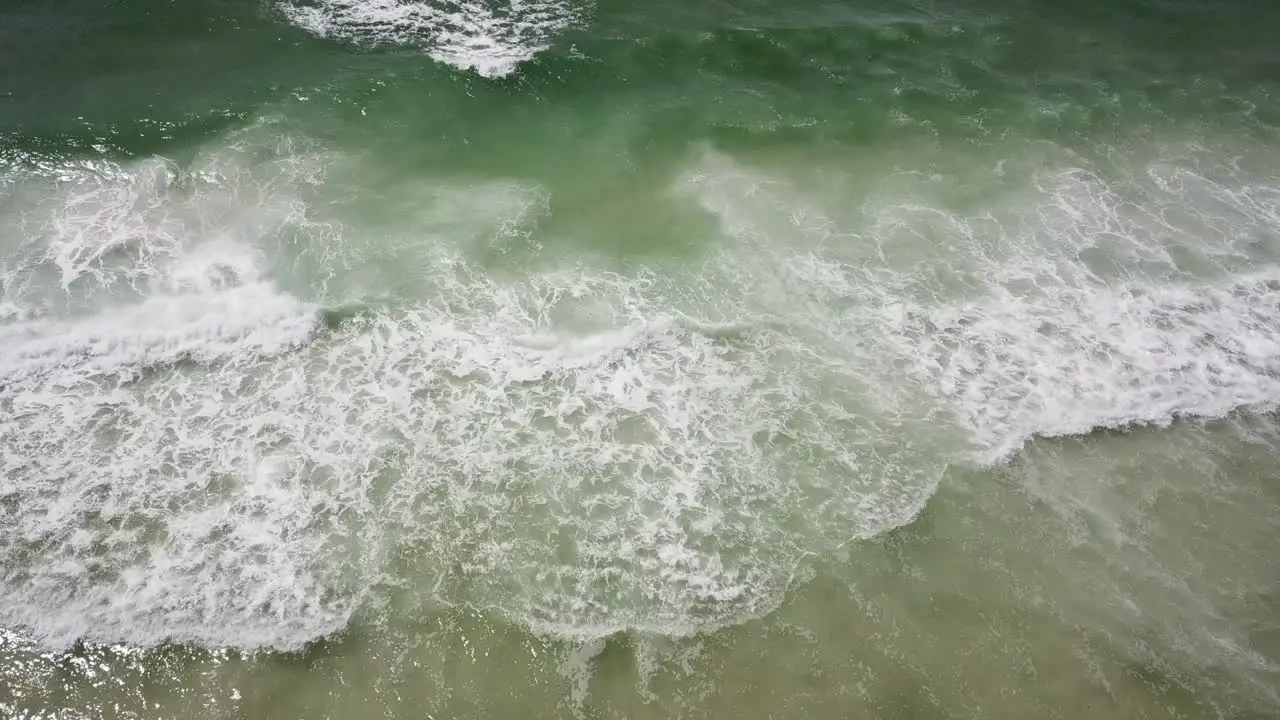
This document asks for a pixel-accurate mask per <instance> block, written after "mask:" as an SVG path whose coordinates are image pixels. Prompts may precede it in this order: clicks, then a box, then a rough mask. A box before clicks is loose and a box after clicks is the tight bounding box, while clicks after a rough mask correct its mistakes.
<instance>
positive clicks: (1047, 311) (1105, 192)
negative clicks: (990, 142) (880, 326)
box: [874, 163, 1280, 461]
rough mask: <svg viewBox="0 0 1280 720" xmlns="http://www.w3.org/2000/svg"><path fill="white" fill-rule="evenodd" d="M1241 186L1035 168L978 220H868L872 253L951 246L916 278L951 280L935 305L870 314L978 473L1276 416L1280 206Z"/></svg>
mask: <svg viewBox="0 0 1280 720" xmlns="http://www.w3.org/2000/svg"><path fill="white" fill-rule="evenodd" d="M1250 180H1251V181H1249V182H1241V179H1239V178H1232V177H1230V176H1228V177H1226V178H1221V179H1214V180H1210V179H1209V178H1206V177H1204V176H1203V175H1201V174H1199V173H1197V172H1195V171H1193V170H1192V169H1189V168H1186V167H1179V166H1178V165H1176V164H1174V163H1165V164H1161V165H1157V166H1155V167H1153V168H1152V170H1151V171H1150V172H1149V173H1147V174H1146V176H1145V177H1144V178H1141V179H1139V181H1137V182H1136V183H1135V185H1136V188H1135V190H1136V192H1134V191H1131V192H1130V193H1129V194H1124V193H1122V192H1121V191H1119V190H1117V189H1116V188H1114V187H1112V186H1111V185H1110V184H1108V183H1106V182H1104V181H1103V180H1102V179H1101V178H1100V177H1099V176H1097V175H1096V174H1094V173H1091V172H1086V171H1084V170H1081V169H1079V168H1067V169H1052V168H1051V169H1048V170H1045V171H1040V172H1037V173H1036V175H1035V178H1034V187H1033V190H1034V194H1033V195H1032V196H1031V197H1029V198H1020V201H1019V205H1018V206H1017V207H1016V208H1013V209H1007V208H1006V209H1005V210H1004V211H1003V212H1000V211H997V212H996V213H989V214H986V215H984V216H982V217H977V218H967V217H964V216H961V215H958V214H954V213H948V212H945V211H940V210H938V209H936V208H921V207H920V206H917V205H901V204H894V205H882V206H877V208H876V210H875V211H874V215H875V216H876V218H877V219H878V221H879V222H878V223H877V224H876V225H875V227H876V228H877V230H879V231H880V232H881V233H882V234H883V236H882V241H886V242H889V243H892V242H894V241H895V240H896V239H897V238H899V237H900V236H901V235H902V234H903V233H904V232H905V233H907V234H908V235H909V237H910V238H912V239H917V238H921V237H925V238H929V239H934V240H935V241H936V240H937V239H939V238H950V239H951V242H952V244H951V245H950V248H952V249H951V250H950V251H949V252H948V253H947V254H946V255H941V256H934V257H929V256H928V254H929V253H928V252H926V253H924V254H925V255H926V257H925V258H924V260H923V262H922V263H921V265H920V267H922V268H924V269H923V270H918V271H917V272H918V273H919V275H918V277H920V278H929V277H932V276H933V275H934V273H936V272H937V271H938V266H940V265H941V264H942V263H946V264H947V265H948V266H949V267H950V269H951V271H952V277H953V278H956V279H957V282H955V289H954V290H953V291H952V297H951V298H947V297H945V296H943V297H940V298H939V297H937V293H931V292H929V291H927V290H926V288H925V286H924V284H923V283H920V284H916V283H915V282H914V281H913V283H911V284H912V285H913V289H912V290H911V291H910V292H908V293H906V294H905V296H904V297H903V298H901V299H900V301H898V302H888V303H885V305H884V309H883V316H884V319H885V327H886V329H887V330H888V334H887V337H888V339H889V340H890V341H891V342H893V343H895V344H897V345H898V347H899V348H900V352H901V354H902V355H903V356H904V357H905V358H908V359H909V363H908V367H909V368H910V371H911V373H912V374H913V376H914V377H916V378H917V379H919V380H921V381H923V382H924V383H925V384H926V386H928V387H930V388H933V389H934V391H935V392H937V393H938V394H939V395H940V396H941V397H943V398H945V399H946V400H947V401H948V402H949V403H951V405H952V406H953V407H954V409H955V411H956V412H957V414H958V415H959V417H960V418H961V419H962V421H963V422H964V424H965V425H966V426H967V427H969V428H970V430H971V432H972V433H973V435H974V437H975V440H976V442H977V444H978V446H979V447H980V452H981V457H982V458H983V459H984V460H986V461H997V460H1000V459H1003V458H1005V457H1007V456H1008V455H1009V454H1010V453H1012V452H1015V451H1016V450H1018V449H1019V448H1021V447H1022V445H1023V444H1024V443H1025V442H1026V441H1027V440H1029V439H1030V438H1032V437H1035V436H1060V435H1074V434H1082V433H1088V432H1089V431H1091V430H1093V429H1095V428H1119V427H1124V426H1126V425H1132V424H1167V423H1169V422H1171V421H1173V420H1175V419H1177V418H1179V417H1219V416H1222V415H1224V414H1227V413H1229V412H1231V411H1233V410H1237V409H1241V408H1255V409H1268V408H1272V407H1275V406H1276V404H1277V403H1280V362H1278V361H1277V357H1280V355H1277V353H1278V352H1280V269H1278V268H1277V267H1276V266H1275V264H1274V261H1275V259H1276V247H1277V246H1278V245H1280V215H1278V214H1277V209H1280V205H1277V204H1276V198H1277V195H1276V192H1275V190H1274V188H1271V187H1269V186H1267V185H1262V184H1258V183H1257V182H1256V180H1254V179H1250ZM1135 196H1136V198H1137V199H1135ZM931 296H932V297H931Z"/></svg>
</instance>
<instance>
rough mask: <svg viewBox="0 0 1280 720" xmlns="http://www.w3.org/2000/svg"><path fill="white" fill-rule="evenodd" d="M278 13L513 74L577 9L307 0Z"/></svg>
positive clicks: (432, 0) (456, 1)
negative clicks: (308, 0) (307, 0)
mask: <svg viewBox="0 0 1280 720" xmlns="http://www.w3.org/2000/svg"><path fill="white" fill-rule="evenodd" d="M281 10H282V12H283V13H284V15H285V17H287V18H288V19H289V20H290V21H291V22H293V23H294V24H296V25H298V26H299V27H301V28H303V29H304V30H306V31H308V32H310V33H313V34H315V35H318V36H320V37H333V38H338V39H342V40H347V41H350V42H355V43H360V44H367V45H384V44H391V45H407V46H411V47H417V48H422V49H423V50H424V51H425V52H426V53H427V54H428V55H430V56H431V57H432V58H433V59H435V60H436V61H438V62H442V63H445V64H447V65H451V66H453V67H456V68H458V69H461V70H474V71H476V72H477V73H479V74H480V75H483V76H485V77H501V76H503V75H508V74H510V73H512V72H514V71H515V69H516V67H517V66H519V64H520V63H522V62H524V61H526V60H529V59H531V58H533V57H534V56H535V55H537V54H538V53H539V52H541V51H543V50H545V49H546V48H547V47H549V46H550V45H551V43H552V41H553V40H554V39H555V37H556V36H557V35H559V34H560V33H561V32H563V31H564V30H565V29H566V28H568V27H569V26H570V25H571V24H572V23H574V22H576V21H577V20H578V19H579V17H580V14H581V10H580V8H578V7H576V6H574V5H573V4H571V3H570V2H569V1H568V0H498V1H496V2H490V1H489V0H427V1H423V0H312V1H310V2H298V3H290V2H286V3H284V4H283V5H281Z"/></svg>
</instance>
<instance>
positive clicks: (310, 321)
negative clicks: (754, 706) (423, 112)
mask: <svg viewBox="0 0 1280 720" xmlns="http://www.w3.org/2000/svg"><path fill="white" fill-rule="evenodd" d="M279 132H280V131H278V130H276V129H274V128H273V127H272V126H271V124H270V123H264V124H258V125H255V126H253V127H251V128H249V129H247V130H244V131H239V132H238V133H236V134H233V135H232V136H230V137H229V139H228V140H227V141H225V142H223V143H220V144H216V145H214V146H212V147H210V148H207V149H206V151H204V152H203V153H201V154H200V155H199V156H198V157H197V158H196V159H195V160H193V161H192V162H191V163H190V165H189V166H186V167H179V166H176V165H175V164H173V163H170V162H168V161H164V160H160V159H155V160H144V161H141V162H136V163H131V164H123V165H110V166H109V167H108V166H105V165H103V166H92V167H89V166H76V165H68V166H65V167H64V166H57V167H46V168H45V169H44V170H38V169H37V170H30V171H23V172H24V173H25V174H23V175H21V176H15V177H11V178H9V180H8V182H10V183H14V184H16V185H17V186H19V187H21V188H23V191H22V192H19V193H15V194H13V195H12V196H11V197H10V204H11V206H12V207H10V208H9V210H8V213H9V215H8V217H9V218H10V221H11V222H13V223H15V226H16V227H21V228H23V229H24V234H22V235H19V237H21V238H24V240H23V241H22V242H21V243H20V244H18V245H17V246H13V245H7V246H6V247H5V253H6V254H5V257H4V264H3V265H2V266H0V267H2V268H3V273H4V275H3V279H4V295H3V307H4V308H5V314H4V315H3V324H0V418H2V419H0V504H2V505H3V507H4V510H5V512H4V513H3V519H0V529H2V530H3V532H2V533H0V568H2V569H0V573H2V574H0V625H3V626H6V627H11V628H20V629H22V630H23V631H24V632H26V633H29V634H30V636H31V637H32V638H34V639H35V640H37V641H38V642H39V643H41V644H43V645H45V646H48V647H54V648H57V647H65V646H67V645H69V644H70V643H72V642H73V641H75V640H77V639H87V640H91V641H102V642H124V643H130V644H136V645H150V644H155V643H159V642H162V641H166V640H171V641H177V642H183V643H193V644H197V645H203V646H208V647H233V648H248V649H251V648H277V649H289V648H298V647H301V646H302V645H304V644H305V643H307V642H309V641H312V640H315V639H317V638H321V637H325V636H327V635H330V634H332V633H334V632H336V631H338V630H340V629H342V628H343V627H344V626H345V625H346V624H347V623H348V622H349V621H350V619H351V618H352V616H353V615H354V614H355V613H357V612H359V611H362V610H370V611H373V610H376V607H377V603H378V602H379V601H378V597H379V596H380V595H385V594H386V593H387V592H388V591H390V590H403V591H407V592H409V593H410V594H411V595H412V596H414V597H416V598H418V602H421V603H423V604H424V606H428V607H430V606H440V607H448V606H469V607H473V608H476V609H481V610H492V611H496V612H498V613H500V614H501V615H503V616H504V617H507V618H509V619H510V620H511V621H512V622H515V623H517V624H519V625H520V626H523V627H525V628H527V629H529V630H531V631H533V632H535V633H538V634H543V635H547V636H552V637H558V638H572V639H575V640H582V641H588V640H594V639H598V638H603V637H607V636H609V635H611V634H613V633H616V632H618V631H624V630H626V631H633V632H637V633H640V634H641V635H650V636H675V637H679V636H688V635H692V634H696V633H701V632H706V631H709V630H712V629H715V628H718V627H723V626H726V625H733V624H738V623H741V622H743V621H745V620H747V619H750V618H755V617H759V616H762V615H765V614H768V613H769V612H771V611H772V610H774V609H775V608H776V607H778V605H779V604H780V603H781V602H782V600H783V598H784V597H785V596H786V594H787V593H788V591H789V590H790V589H792V588H793V587H795V585H796V583H797V581H798V576H797V573H798V572H800V565H801V561H802V560H803V559H804V558H806V557H810V556H813V555H814V554H820V553H823V552H829V551H831V550H834V549H836V548H839V547H842V546H845V545H847V544H848V543H850V542H854V541H858V540H863V539H867V538H871V537H873V536H876V535H878V534H880V533H883V532H885V531H887V530H890V529H893V528H896V527H899V526H901V525H903V524H904V523H907V522H910V521H911V520H912V519H913V518H915V517H916V515H917V514H918V513H919V512H920V510H921V509H922V508H923V507H924V505H925V503H926V502H927V501H928V500H929V498H930V496H931V495H932V494H933V493H934V491H935V489H936V487H937V485H938V483H939V481H940V479H941V477H942V473H943V472H944V470H945V469H946V468H947V467H948V466H949V465H952V464H957V463H961V464H964V463H973V462H975V461H976V462H978V463H990V462H996V461H999V460H1002V459H1004V458H1007V457H1008V456H1009V455H1010V454H1011V453H1014V452H1016V451H1017V450H1018V448H1019V447H1021V445H1022V444H1023V443H1024V442H1026V441H1027V440H1028V439H1029V438H1031V437H1034V436H1037V435H1067V434H1084V433H1089V432H1090V431H1091V430H1093V429H1095V428H1101V427H1124V426H1128V425H1132V424H1135V423H1137V424H1141V423H1168V422H1170V421H1171V420H1172V419H1174V418H1176V417H1183V416H1200V417H1215V416H1221V415H1223V414H1226V413H1229V412H1231V411H1233V410H1236V409H1239V408H1246V407H1272V406H1274V405H1275V404H1276V403H1277V401H1280V361H1277V359H1276V358H1277V357H1280V271H1277V270H1275V269H1274V268H1273V266H1271V265H1266V264H1258V265H1257V266H1256V267H1255V266H1253V264H1252V263H1248V264H1249V265H1250V268H1251V269H1249V270H1247V271H1245V270H1238V269H1234V268H1233V266H1232V264H1231V262H1226V261H1223V262H1218V261H1216V260H1215V258H1220V257H1225V258H1227V259H1228V260H1233V259H1234V260H1239V259H1240V258H1241V257H1242V256H1245V257H1246V259H1247V257H1248V256H1249V254H1250V253H1252V254H1253V257H1256V258H1264V257H1267V256H1268V254H1269V253H1274V252H1275V250H1276V247H1275V244H1276V242H1277V228H1280V224H1277V223H1276V222H1275V219H1276V217H1277V216H1278V215H1277V213H1280V206H1277V198H1280V193H1277V192H1276V191H1275V189H1274V188H1273V187H1270V186H1266V187H1263V186H1260V185H1257V184H1256V182H1254V184H1252V185H1246V184H1242V183H1240V181H1239V178H1238V177H1235V176H1233V175H1232V174H1231V172H1230V171H1229V170H1224V171H1223V172H1222V173H1220V174H1219V176H1216V177H1212V178H1210V177H1208V176H1206V175H1203V174H1198V173H1202V172H1205V171H1203V170H1201V171H1196V172H1193V171H1192V170H1191V169H1186V168H1182V169H1180V168H1178V167H1176V163H1175V162H1173V161H1170V162H1169V163H1164V164H1162V165H1160V166H1158V167H1155V168H1153V169H1152V170H1151V173H1150V174H1149V175H1147V176H1144V177H1138V179H1137V180H1135V181H1134V182H1135V183H1143V184H1142V185H1135V187H1138V188H1139V190H1140V191H1141V192H1139V193H1137V194H1136V195H1135V194H1130V195H1129V196H1127V197H1126V196H1125V193H1126V192H1129V191H1131V190H1132V188H1128V189H1123V190H1121V189H1116V188H1113V187H1111V186H1110V185H1109V184H1108V183H1107V181H1105V180H1103V179H1102V177H1101V176H1100V175H1098V174H1096V173H1094V172H1092V171H1086V170H1084V169H1082V168H1079V167H1071V166H1070V165H1063V164H1061V163H1058V162H1056V161H1054V162H1049V163H1047V164H1046V165H1044V166H1042V167H1038V168H1035V169H1034V170H1033V171H1031V177H1032V178H1033V182H1032V183H1030V184H1029V185H1026V186H1021V185H1020V187H1030V188H1031V189H1030V190H1018V191H1016V192H1015V194H1014V196H1012V197H1011V198H1010V202H1007V203H1003V204H997V205H991V206H989V209H988V210H987V211H985V212H984V214H982V215H981V216H978V215H975V216H972V217H970V216H966V215H965V214H963V213H961V212H958V211H955V210H947V209H944V208H943V207H942V206H941V205H938V206H934V205H930V204H929V200H928V198H929V188H930V187H931V183H935V182H936V180H937V178H930V177H924V178H922V179H920V180H919V182H920V183H921V184H919V185H918V186H912V187H914V188H915V189H914V190H912V191H911V192H910V193H909V195H910V198H909V199H908V200H907V201H904V200H903V199H902V196H901V193H900V191H901V188H902V185H901V183H902V178H901V177H896V179H893V182H887V183H886V185H885V188H888V189H891V190H893V193H898V194H897V195H893V196H891V193H890V192H889V190H884V191H880V192H873V193H872V194H870V195H869V196H867V197H866V198H865V202H864V204H863V205H862V206H861V207H860V208H859V209H857V211H856V212H853V213H851V212H850V211H849V207H848V205H847V204H844V203H841V204H835V205H830V206H827V205H826V204H825V202H824V200H823V198H822V197H820V196H816V197H815V196H805V195H804V194H803V193H802V191H801V190H800V189H799V186H798V185H796V184H795V183H793V182H792V181H791V180H790V179H789V178H787V177H785V176H782V175H778V174H776V173H775V174H771V173H770V172H767V171H765V170H763V169H757V168H753V167H750V166H749V165H746V164H744V163H741V162H739V161H737V160H735V159H734V158H732V157H731V156H729V155H727V154H724V153H720V152H715V151H711V150H706V151H702V152H700V153H697V154H695V155H693V156H692V157H691V159H690V161H689V164H688V167H687V169H686V171H685V172H683V173H680V174H677V175H676V176H674V177H672V178H671V191H670V193H669V201H670V202H672V203H676V204H680V205H684V206H688V207H692V208H698V209H700V211H701V212H703V213H705V214H706V215H707V216H708V217H709V218H711V219H713V220H714V221H715V222H716V223H718V226H719V228H720V235H721V237H720V241H719V242H718V244H717V245H716V246H715V247H713V248H711V249H710V250H709V251H708V252H707V253H706V255H705V256H704V257H703V258H701V259H699V260H698V261H697V262H694V263H687V262H682V263H665V262H662V261H658V260H654V261H652V262H649V263H638V264H629V265H626V266H614V265H609V264H608V263H606V262H605V261H604V260H600V261H596V260H594V259H592V258H582V259H579V260H576V261H564V260H555V259H550V260H540V261H538V262H535V263H531V264H529V265H527V266H526V267H524V268H523V270H522V271H520V272H512V271H498V270H488V269H486V268H484V267H482V266H481V265H479V264H478V261H477V260H475V259H474V257H475V253H476V251H477V250H480V249H483V247H485V246H504V247H508V246H520V245H521V244H522V243H526V242H528V238H529V237H530V230H531V229H532V228H533V227H536V226H537V224H538V223H539V222H540V219H541V218H542V217H543V216H544V215H545V213H546V209H547V207H549V205H548V197H547V191H546V190H545V189H544V188H541V187H540V186H539V185H538V184H537V183H531V182H527V181H522V180H519V179H512V178H493V179H492V180H491V181H487V182H478V183H476V182H472V183H469V184H468V185H466V186H450V185H449V184H448V183H444V184H440V185H437V186H433V187H430V188H424V189H422V195H421V201H422V203H424V204H425V205H424V206H425V207H428V208H431V209H432V210H431V214H432V215H433V216H434V217H437V218H444V219H445V220H444V221H442V222H443V227H447V228H449V232H447V233H437V232H435V231H433V230H432V229H431V227H430V226H424V227H417V228H415V227H414V226H412V225H406V226H404V227H401V228H399V229H397V230H395V231H394V232H395V233H396V234H394V235H393V236H392V237H388V238H381V239H380V241H381V242H383V243H384V246H385V247H388V248H392V250H390V251H388V252H390V253H391V256H390V257H389V258H388V259H387V260H388V262H390V263H392V264H394V265H398V266H403V267H413V268H415V270H414V274H415V276H416V277H417V278H419V280H418V281H417V283H416V285H415V290H414V291H413V294H412V295H406V296H399V297H391V298H388V297H386V296H385V292H384V291H385V288H386V283H385V282H379V281H378V279H377V278H376V277H371V278H370V279H369V280H368V281H367V283H366V285H365V286H364V287H363V289H362V288H360V287H359V286H358V283H356V284H354V285H353V284H352V283H353V282H356V281H352V280H350V279H349V278H348V279H346V280H345V281H344V282H345V283H346V284H344V285H341V286H339V285H336V284H330V283H329V280H328V278H329V277H330V276H329V275H325V274H319V275H314V276H313V277H312V279H311V280H310V281H309V282H300V281H299V280H298V277H299V276H298V275H297V273H296V272H295V271H294V269H293V266H291V265H289V264H287V263H286V262H285V261H284V258H285V257H286V255H285V253H286V252H293V253H297V254H298V255H300V256H303V257H310V256H312V255H313V254H316V253H319V255H316V257H321V258H329V260H328V261H330V262H337V261H341V262H346V261H343V260H341V258H350V257H355V256H357V255H358V253H359V252H360V248H361V243H363V242H367V241H366V240H365V239H363V238H361V237H360V234H359V233H360V230H359V228H356V227H351V226H347V225H345V224H344V222H343V219H342V217H341V211H340V206H333V207H338V208H339V209H332V207H331V209H330V210H329V211H328V213H329V214H324V213H320V212H319V211H318V210H316V208H318V207H321V206H324V203H323V202H321V200H322V199H323V198H324V197H326V192H327V190H326V188H327V187H328V186H327V184H326V183H327V180H326V177H327V174H328V172H329V171H330V169H331V166H333V165H334V164H335V163H336V164H339V165H341V164H342V163H344V162H347V161H345V160H344V159H343V158H342V157H341V156H340V155H338V154H335V153H332V152H327V151H325V150H324V149H323V148H321V147H320V146H319V145H317V144H316V143H312V142H304V141H303V140H301V139H298V138H291V137H288V136H281V135H279ZM1171 179H1173V180H1176V182H1171V181H1170V180H1171ZM908 182H909V183H914V182H916V181H915V180H910V179H908ZM338 195H339V193H338V192H334V193H332V196H334V197H336V196H338ZM1134 197H1137V198H1138V199H1136V200H1135V199H1133V198H1134ZM1172 207H1177V208H1179V209H1180V212H1181V213H1182V215H1181V217H1182V218H1183V219H1182V220H1181V221H1180V220H1179V219H1178V218H1175V217H1173V216H1172V215H1171V214H1170V213H1167V212H1164V209H1165V208H1172ZM1000 208H1004V209H1000ZM1155 218H1158V219H1159V220H1160V222H1159V223H1156V222H1155V221H1154V219H1155ZM1179 222H1182V224H1178V223H1179ZM1215 224H1216V225H1218V226H1223V225H1225V226H1227V227H1230V228H1231V233H1229V234H1226V235H1224V236H1219V237H1226V238H1227V240H1224V241H1223V242H1224V243H1226V244H1224V245H1213V244H1209V243H1200V244H1193V243H1196V242H1198V240H1197V238H1198V237H1199V236H1198V235H1197V234H1196V233H1197V232H1198V228H1200V227H1203V226H1205V225H1215ZM942 236H947V237H951V238H953V239H954V238H955V237H957V236H962V237H964V238H965V241H963V242H955V241H952V242H951V243H950V244H949V245H946V246H943V245H939V244H931V243H928V242H921V241H922V240H923V239H926V238H937V237H942ZM1232 237H1239V238H1242V240H1241V242H1242V243H1244V244H1242V245H1239V246H1232V245H1230V243H1231V240H1230V238H1232ZM1246 240H1247V242H1246ZM913 242H914V243H915V244H914V245H913V244H912V243H913ZM335 258H336V259H338V260H334V259H335ZM317 262H319V261H317ZM1135 263H1137V264H1135ZM1142 263H1146V264H1142ZM944 264H945V265H946V266H947V267H948V268H949V269H950V270H951V271H952V272H953V273H954V276H955V277H957V278H960V281H959V284H958V285H956V286H955V287H953V288H952V289H951V290H950V291H945V290H939V289H938V287H937V286H936V285H934V284H932V282H933V278H935V277H937V273H938V269H939V267H940V266H941V265H944ZM1206 268H1207V269H1206ZM364 272H367V273H375V275H376V267H372V266H366V268H365V270H364ZM355 276H356V277H359V273H358V272H357V273H356V274H355ZM339 291H340V292H341V293H343V294H342V295H336V294H335V293H337V292H339ZM72 293H78V294H79V297H81V298H89V302H73V301H68V300H67V299H66V298H67V296H68V295H69V294H72ZM326 308H329V309H326ZM334 308H345V309H342V310H341V311H339V310H335V309H334Z"/></svg>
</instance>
